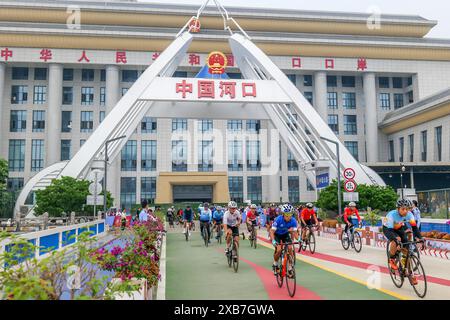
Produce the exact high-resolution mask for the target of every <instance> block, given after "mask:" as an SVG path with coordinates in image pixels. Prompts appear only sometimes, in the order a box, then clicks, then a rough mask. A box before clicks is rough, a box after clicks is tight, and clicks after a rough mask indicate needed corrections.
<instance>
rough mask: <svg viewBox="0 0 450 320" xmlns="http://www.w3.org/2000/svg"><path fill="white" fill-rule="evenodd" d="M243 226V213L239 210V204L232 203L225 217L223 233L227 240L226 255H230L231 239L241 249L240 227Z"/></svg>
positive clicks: (229, 204)
mask: <svg viewBox="0 0 450 320" xmlns="http://www.w3.org/2000/svg"><path fill="white" fill-rule="evenodd" d="M240 224H241V213H240V211H239V210H238V209H237V203H236V202H234V201H230V202H229V203H228V210H227V211H226V212H225V214H224V215H223V231H224V234H225V235H226V239H227V247H226V249H225V254H228V252H229V249H230V247H231V239H234V240H235V241H236V242H237V245H238V247H239V225H240Z"/></svg>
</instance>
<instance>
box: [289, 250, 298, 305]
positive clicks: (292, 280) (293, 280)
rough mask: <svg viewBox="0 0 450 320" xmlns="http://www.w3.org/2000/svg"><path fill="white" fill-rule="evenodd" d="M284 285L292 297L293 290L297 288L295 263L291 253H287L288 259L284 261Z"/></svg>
mask: <svg viewBox="0 0 450 320" xmlns="http://www.w3.org/2000/svg"><path fill="white" fill-rule="evenodd" d="M286 268H287V270H286V287H287V290H288V293H289V296H290V297H291V298H292V297H293V296H294V295H295V291H296V290H297V279H296V275H295V263H294V257H293V256H292V255H288V261H287V263H286Z"/></svg>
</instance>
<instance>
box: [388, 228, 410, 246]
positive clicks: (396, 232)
mask: <svg viewBox="0 0 450 320" xmlns="http://www.w3.org/2000/svg"><path fill="white" fill-rule="evenodd" d="M406 230H407V228H406V226H403V227H401V228H400V229H390V228H386V227H385V226H383V234H384V235H385V236H386V238H388V240H389V242H390V241H394V240H396V239H397V237H400V239H401V241H402V242H408V237H407V235H406V232H405V231H406Z"/></svg>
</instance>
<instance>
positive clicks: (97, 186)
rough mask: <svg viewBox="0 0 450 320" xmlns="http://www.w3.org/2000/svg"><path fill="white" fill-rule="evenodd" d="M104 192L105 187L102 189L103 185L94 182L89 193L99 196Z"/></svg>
mask: <svg viewBox="0 0 450 320" xmlns="http://www.w3.org/2000/svg"><path fill="white" fill-rule="evenodd" d="M95 191H97V194H95V193H96V192H95ZM102 191H103V187H102V185H101V184H100V183H98V182H97V183H95V182H92V183H91V184H90V185H89V193H90V194H92V195H94V196H95V195H97V196H98V195H99V194H100V193H101V192H102Z"/></svg>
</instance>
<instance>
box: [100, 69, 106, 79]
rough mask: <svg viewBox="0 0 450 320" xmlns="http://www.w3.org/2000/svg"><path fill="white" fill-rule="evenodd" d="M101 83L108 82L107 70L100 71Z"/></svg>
mask: <svg viewBox="0 0 450 320" xmlns="http://www.w3.org/2000/svg"><path fill="white" fill-rule="evenodd" d="M100 81H101V82H104V81H106V70H105V69H101V70H100Z"/></svg>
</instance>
